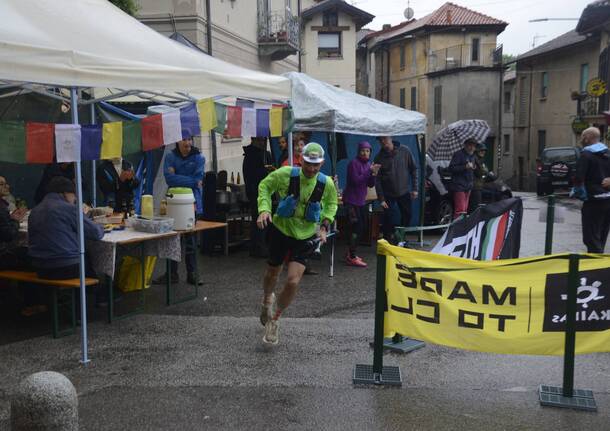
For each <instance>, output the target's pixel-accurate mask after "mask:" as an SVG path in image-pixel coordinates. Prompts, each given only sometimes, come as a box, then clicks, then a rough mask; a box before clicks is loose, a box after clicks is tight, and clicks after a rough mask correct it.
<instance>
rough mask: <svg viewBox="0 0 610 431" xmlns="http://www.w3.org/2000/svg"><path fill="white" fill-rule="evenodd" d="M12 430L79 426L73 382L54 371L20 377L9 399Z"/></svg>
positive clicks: (57, 430) (62, 430)
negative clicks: (17, 385) (15, 390)
mask: <svg viewBox="0 0 610 431" xmlns="http://www.w3.org/2000/svg"><path fill="white" fill-rule="evenodd" d="M11 430H12V431H24V430H28V431H76V430H78V397H77V395H76V389H75V388H74V386H73V385H72V382H70V380H68V378H67V377H66V376H64V375H63V374H60V373H56V372H53V371H43V372H40V373H35V374H32V375H30V376H28V377H26V378H25V379H24V380H22V381H21V383H20V384H19V389H18V390H17V392H16V393H15V395H14V396H13V397H12V399H11Z"/></svg>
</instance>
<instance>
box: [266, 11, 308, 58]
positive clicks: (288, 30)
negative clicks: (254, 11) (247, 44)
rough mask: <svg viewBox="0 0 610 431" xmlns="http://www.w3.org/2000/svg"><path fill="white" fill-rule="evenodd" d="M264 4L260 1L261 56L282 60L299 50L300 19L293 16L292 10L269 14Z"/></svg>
mask: <svg viewBox="0 0 610 431" xmlns="http://www.w3.org/2000/svg"><path fill="white" fill-rule="evenodd" d="M263 4H264V2H260V1H259V11H258V46H259V54H260V55H263V56H270V57H271V58H272V60H281V59H283V58H286V57H288V56H289V55H293V54H296V53H297V51H298V50H299V44H300V35H299V18H298V17H296V16H293V15H291V13H290V9H288V8H286V10H285V11H282V12H267V11H266V9H265V8H264V5H263Z"/></svg>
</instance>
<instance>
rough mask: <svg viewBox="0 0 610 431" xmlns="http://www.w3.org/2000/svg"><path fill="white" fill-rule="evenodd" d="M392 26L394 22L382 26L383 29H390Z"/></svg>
mask: <svg viewBox="0 0 610 431" xmlns="http://www.w3.org/2000/svg"><path fill="white" fill-rule="evenodd" d="M391 28H392V24H384V25H382V26H381V29H382V30H389V29H391Z"/></svg>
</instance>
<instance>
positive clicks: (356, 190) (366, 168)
mask: <svg viewBox="0 0 610 431" xmlns="http://www.w3.org/2000/svg"><path fill="white" fill-rule="evenodd" d="M370 158H371V144H369V143H368V142H366V141H362V142H360V143H359V144H358V156H357V157H356V158H355V159H354V160H352V161H351V162H350V163H349V165H348V166H347V185H346V187H345V190H344V191H343V204H344V205H345V212H346V214H347V221H348V226H349V228H348V235H347V241H348V246H349V249H348V252H347V255H346V256H345V261H346V262H347V264H348V265H350V266H359V267H366V266H367V265H366V263H365V262H364V261H363V260H362V258H360V257H359V256H358V255H356V247H357V246H358V242H359V241H360V235H361V234H362V229H363V228H364V225H365V223H366V220H367V206H366V205H365V204H366V190H367V188H368V187H374V186H375V176H376V175H377V172H379V167H380V166H381V165H377V164H371V162H370V161H369V159H370Z"/></svg>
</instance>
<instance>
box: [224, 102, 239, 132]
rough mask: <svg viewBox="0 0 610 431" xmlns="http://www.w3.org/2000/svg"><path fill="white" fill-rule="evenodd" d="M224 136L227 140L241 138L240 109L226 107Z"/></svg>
mask: <svg viewBox="0 0 610 431" xmlns="http://www.w3.org/2000/svg"><path fill="white" fill-rule="evenodd" d="M225 135H226V136H227V137H229V138H239V137H240V136H241V107H240V106H228V107H227V129H226V130H225Z"/></svg>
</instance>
